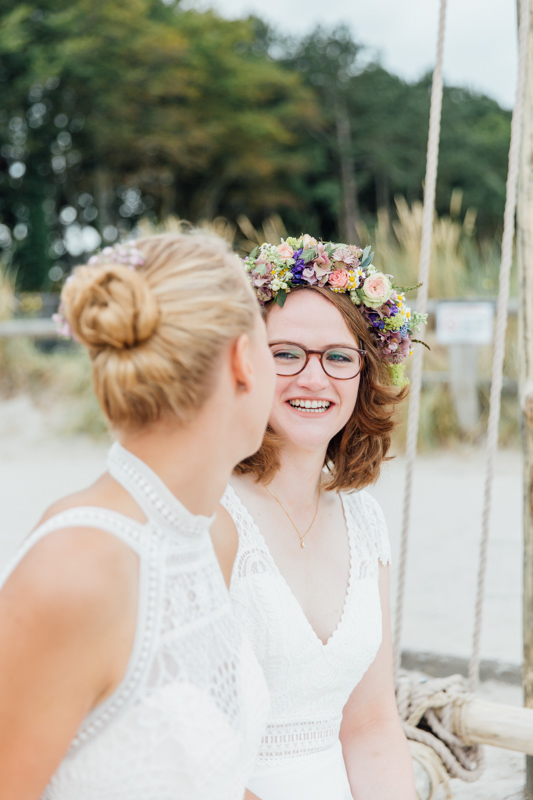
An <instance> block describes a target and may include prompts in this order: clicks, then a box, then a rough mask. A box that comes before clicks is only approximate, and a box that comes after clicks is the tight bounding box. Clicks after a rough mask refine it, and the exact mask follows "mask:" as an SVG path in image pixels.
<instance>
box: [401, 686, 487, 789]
mask: <svg viewBox="0 0 533 800" xmlns="http://www.w3.org/2000/svg"><path fill="white" fill-rule="evenodd" d="M470 697H471V695H470V694H469V693H468V692H467V691H466V685H465V679H464V678H463V676H462V675H451V676H450V677H448V678H435V679H433V680H428V681H420V679H419V678H417V677H416V676H414V675H406V674H402V675H400V676H399V677H398V679H397V681H396V703H397V705H398V712H399V714H400V718H401V720H402V724H403V729H404V732H405V735H406V736H407V738H408V739H409V741H410V742H418V743H419V744H420V745H424V747H425V748H426V749H425V750H422V751H420V749H419V750H418V752H419V753H421V754H422V758H419V759H418V760H419V761H420V763H421V764H422V766H423V767H424V768H425V769H427V766H426V764H425V763H424V760H423V759H425V760H426V761H427V760H428V759H429V761H430V763H431V765H432V766H431V770H427V771H428V774H429V777H430V781H431V783H432V791H433V787H434V788H435V789H436V788H437V783H436V781H437V780H440V783H442V784H443V786H444V788H445V791H446V793H447V795H448V796H451V794H449V792H450V787H449V779H450V778H460V779H461V780H463V781H468V782H472V781H475V780H477V779H478V778H479V775H480V772H481V770H482V768H483V757H482V750H481V748H480V747H479V746H477V745H476V746H469V745H465V744H464V743H463V742H462V741H461V740H460V739H459V738H458V737H457V736H456V735H455V734H454V733H453V732H452V710H453V707H454V706H457V705H463V703H464V702H465V701H466V700H468V699H469V698H470ZM429 750H431V751H432V752H433V756H431V755H430V754H429ZM412 753H413V756H414V757H415V758H416V753H415V750H413V748H412ZM437 761H438V762H440V769H438V766H437Z"/></svg>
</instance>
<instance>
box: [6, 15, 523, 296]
mask: <svg viewBox="0 0 533 800" xmlns="http://www.w3.org/2000/svg"><path fill="white" fill-rule="evenodd" d="M363 54H364V46H363V45H362V44H361V43H359V42H358V41H357V38H356V34H355V35H354V34H352V33H351V32H350V30H349V29H348V28H345V27H337V28H335V29H330V30H325V29H324V28H317V29H316V30H315V31H313V32H312V33H311V34H307V35H305V36H299V35H298V32H297V31H292V32H290V33H289V34H287V33H284V34H283V35H282V34H280V33H279V32H278V31H276V30H274V29H272V28H271V27H269V26H268V25H267V24H266V23H264V22H262V21H261V20H260V19H258V18H254V17H251V18H249V19H246V20H236V21H235V20H227V19H224V18H222V17H220V16H217V14H216V13H214V12H212V11H206V12H197V11H193V10H182V9H181V7H180V4H179V2H174V1H173V0H166V2H162V0H128V2H125V0H114V2H113V3H99V4H97V3H94V2H91V0H69V2H68V3H67V2H64V0H41V1H40V2H19V3H17V4H15V5H13V4H12V3H11V2H10V0H0V87H1V88H0V92H1V94H0V248H1V251H0V255H3V261H4V263H9V264H11V265H12V266H13V268H14V269H15V271H16V281H17V288H18V289H19V290H33V291H35V290H50V289H52V290H53V289H54V288H57V289H59V288H60V285H61V282H62V280H63V278H64V276H65V275H66V274H67V273H68V271H69V270H70V268H71V267H72V265H73V264H74V263H77V262H79V261H80V259H81V258H82V257H83V254H84V253H85V252H90V251H92V250H94V249H95V248H96V247H97V246H99V245H100V244H105V243H110V242H113V241H115V240H116V239H117V238H118V237H121V236H124V235H127V233H128V231H129V230H130V229H132V228H134V227H135V225H136V224H137V222H138V221H139V220H140V219H141V218H148V219H150V220H152V222H157V221H161V220H164V219H166V218H167V217H168V216H169V215H175V216H178V217H180V218H185V219H188V220H190V221H191V222H193V223H197V222H199V221H201V220H206V219H210V220H212V219H214V218H217V217H224V218H225V219H227V220H228V221H229V222H230V223H233V222H235V221H237V220H239V219H242V217H243V215H245V216H246V217H247V218H248V219H249V220H251V222H252V223H253V224H254V225H256V226H258V225H259V224H260V223H262V221H264V220H265V219H268V218H269V217H271V216H272V215H273V214H276V215H278V216H279V217H280V218H281V220H282V221H283V225H284V227H285V228H286V229H287V230H288V231H289V232H290V233H292V234H296V235H297V234H299V233H301V232H302V231H308V232H310V233H312V234H313V235H315V236H321V237H323V238H325V239H338V240H350V241H352V240H354V239H356V240H357V239H361V238H362V237H364V235H365V232H368V231H369V230H370V232H371V233H372V231H373V229H374V227H375V225H376V220H377V219H378V215H379V214H381V222H382V225H383V224H384V225H385V226H387V225H389V223H390V222H391V221H393V219H394V217H395V215H396V208H395V200H397V198H399V197H401V198H404V199H405V201H406V202H407V204H408V206H409V207H412V204H413V203H415V202H416V201H419V200H420V199H421V197H422V191H423V178H424V171H425V150H426V142H427V130H428V114H429V92H430V76H426V77H424V78H422V79H421V80H420V81H418V82H417V83H407V82H405V81H404V80H402V79H400V78H399V77H397V76H395V75H393V74H391V73H389V72H388V71H387V70H385V69H384V68H383V67H382V66H380V65H379V64H378V63H370V64H369V63H368V62H367V59H365V60H364V61H363V59H362V55H363ZM509 135H510V112H509V111H506V110H504V109H502V108H501V107H500V106H499V105H498V104H497V103H496V101H494V100H492V99H490V98H488V97H486V96H484V95H481V94H476V93H473V92H470V91H468V90H466V89H463V88H453V87H447V88H446V89H445V95H444V105H443V129H442V138H441V156H440V164H439V180H438V192H437V213H438V214H440V215H449V213H450V201H451V199H452V197H453V196H454V197H455V200H456V201H457V200H458V199H459V202H455V207H454V203H453V200H452V213H455V215H456V216H457V215H458V214H459V213H460V212H461V202H462V209H463V212H464V211H466V210H468V209H470V216H469V217H468V220H467V222H468V225H467V228H468V230H467V233H468V234H469V235H470V236H471V237H472V236H473V237H474V240H475V243H476V251H479V248H481V252H483V248H484V247H485V248H486V249H487V248H489V249H490V248H493V244H494V241H495V238H497V236H498V233H499V229H500V224H501V216H502V212H503V204H504V195H505V178H506V169H507V150H508V144H509ZM404 209H405V206H404ZM473 210H475V211H473ZM471 252H473V250H472V248H471ZM487 252H488V250H487ZM474 261H475V262H476V263H475V265H474V267H473V268H479V263H480V258H479V252H477V254H476V258H474Z"/></svg>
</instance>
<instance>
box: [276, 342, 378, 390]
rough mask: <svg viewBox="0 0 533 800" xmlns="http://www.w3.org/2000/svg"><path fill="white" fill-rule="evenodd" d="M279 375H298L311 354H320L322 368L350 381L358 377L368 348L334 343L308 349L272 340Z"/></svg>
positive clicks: (333, 376)
mask: <svg viewBox="0 0 533 800" xmlns="http://www.w3.org/2000/svg"><path fill="white" fill-rule="evenodd" d="M269 347H270V351H271V353H272V356H273V358H274V364H275V365H276V373H277V375H298V374H299V373H300V372H303V370H304V369H305V368H306V366H307V363H308V361H309V357H310V356H313V355H314V356H319V357H320V363H321V365H322V369H323V370H324V372H325V373H326V375H328V376H329V377H330V378H336V379H337V380H340V381H349V380H352V378H357V376H358V375H359V373H360V372H361V369H362V367H363V359H364V357H365V355H366V350H358V349H357V348H356V347H345V346H344V345H332V346H331V347H327V348H326V349H325V350H307V349H306V348H305V347H302V346H301V345H300V344H293V343H292V342H271V343H270V345H269Z"/></svg>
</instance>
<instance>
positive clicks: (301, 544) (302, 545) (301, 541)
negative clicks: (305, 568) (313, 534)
mask: <svg viewBox="0 0 533 800" xmlns="http://www.w3.org/2000/svg"><path fill="white" fill-rule="evenodd" d="M300 547H302V548H304V547H305V542H304V540H303V539H300Z"/></svg>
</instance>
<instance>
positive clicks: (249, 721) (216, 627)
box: [0, 444, 268, 800]
mask: <svg viewBox="0 0 533 800" xmlns="http://www.w3.org/2000/svg"><path fill="white" fill-rule="evenodd" d="M108 469H109V471H110V473H111V474H112V475H113V477H114V478H115V479H116V480H117V481H119V482H120V483H121V484H122V485H123V486H124V488H125V489H126V490H127V491H128V492H129V493H130V494H131V496H132V497H133V498H134V499H135V501H136V502H137V503H138V505H139V506H140V507H141V508H142V510H143V512H144V514H145V515H146V517H147V522H146V523H145V524H144V525H142V524H139V523H136V522H135V521H133V520H131V519H128V518H126V517H123V516H121V515H119V514H116V513H114V512H112V511H109V510H106V509H100V508H93V507H88V508H75V509H72V510H68V511H65V512H63V513H61V514H59V515H57V516H55V517H54V518H52V519H50V520H49V521H47V522H46V523H45V524H44V525H43V526H41V527H40V528H39V529H37V530H36V531H35V532H34V533H33V535H32V536H31V537H30V538H29V539H28V540H27V543H26V544H25V546H24V547H23V548H22V550H21V551H20V552H19V553H18V554H17V556H16V558H15V559H14V561H13V563H12V564H11V565H10V566H9V567H8V569H7V571H6V573H5V574H4V576H3V577H2V580H1V581H0V586H1V585H2V583H3V582H4V581H5V579H6V577H7V575H8V574H10V572H11V571H12V570H13V569H14V567H15V565H16V564H17V563H18V562H19V561H20V560H21V558H22V557H23V556H24V554H25V553H26V552H27V551H28V550H29V549H30V548H31V547H32V546H33V545H34V544H35V542H36V541H38V540H39V539H41V538H42V537H43V536H46V535H47V534H48V533H50V532H51V531H54V530H57V529H58V528H64V527H70V526H90V527H97V528H101V529H103V530H105V531H108V532H109V533H111V534H114V535H115V536H118V537H119V538H120V539H122V540H123V541H124V542H126V543H127V544H128V545H129V546H130V547H131V548H132V549H133V550H134V551H135V552H136V553H137V554H138V556H139V560H140V583H139V610H138V622H137V629H136V635H135V643H134V646H133V650H132V653H131V656H130V660H129V665H128V668H127V672H126V675H125V677H124V679H123V681H122V683H121V685H120V686H119V687H118V689H117V690H116V691H115V692H114V694H113V695H112V696H111V697H109V698H108V699H107V700H106V701H104V702H103V703H102V704H100V705H99V706H98V707H97V708H96V709H95V710H94V711H93V712H92V713H91V714H89V716H88V717H87V718H86V719H85V720H84V722H83V724H82V726H81V728H80V730H79V732H78V734H77V736H76V738H75V739H74V741H73V742H72V744H71V747H70V750H69V752H68V753H67V755H66V757H65V758H64V760H63V761H62V762H61V764H60V766H59V768H58V770H57V771H56V773H55V774H54V776H53V777H52V779H51V781H50V783H49V785H48V787H47V789H46V790H45V792H44V795H43V800H223V799H224V800H226V799H227V800H242V797H243V794H244V786H245V782H246V780H247V778H248V776H249V773H250V772H251V770H252V768H253V764H254V759H255V755H256V751H257V747H258V745H259V741H260V737H261V733H262V731H263V729H264V723H265V718H266V713H267V708H268V695H267V690H266V686H265V682H264V678H263V676H262V673H261V670H260V667H259V665H258V664H257V660H256V658H255V657H254V655H253V652H252V650H251V648H250V645H249V644H248V643H247V641H246V640H245V639H244V638H243V636H242V634H241V632H240V628H239V626H238V623H237V622H236V620H235V617H234V616H233V614H232V613H231V606H230V602H229V596H228V592H227V589H226V586H225V583H224V579H223V577H222V573H221V571H220V568H219V565H218V561H217V559H216V556H215V553H214V550H213V546H212V543H211V538H210V536H209V524H210V522H211V520H209V519H207V518H205V517H199V516H194V515H192V514H191V513H190V512H189V511H187V509H185V508H184V507H183V506H182V505H181V503H179V501H178V500H177V499H176V498H175V497H174V495H172V494H171V492H170V491H169V490H168V489H167V487H166V486H165V485H164V484H163V483H162V482H161V481H160V479H159V478H158V477H157V476H156V475H155V474H154V473H153V472H152V471H151V470H150V469H149V468H148V467H147V466H146V465H145V464H144V463H143V462H142V461H139V460H138V459H137V458H135V457H134V456H133V455H132V454H131V453H129V452H128V451H127V450H125V449H124V448H122V447H120V446H119V445H118V444H115V445H113V447H112V448H111V451H110V454H109V457H108Z"/></svg>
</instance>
